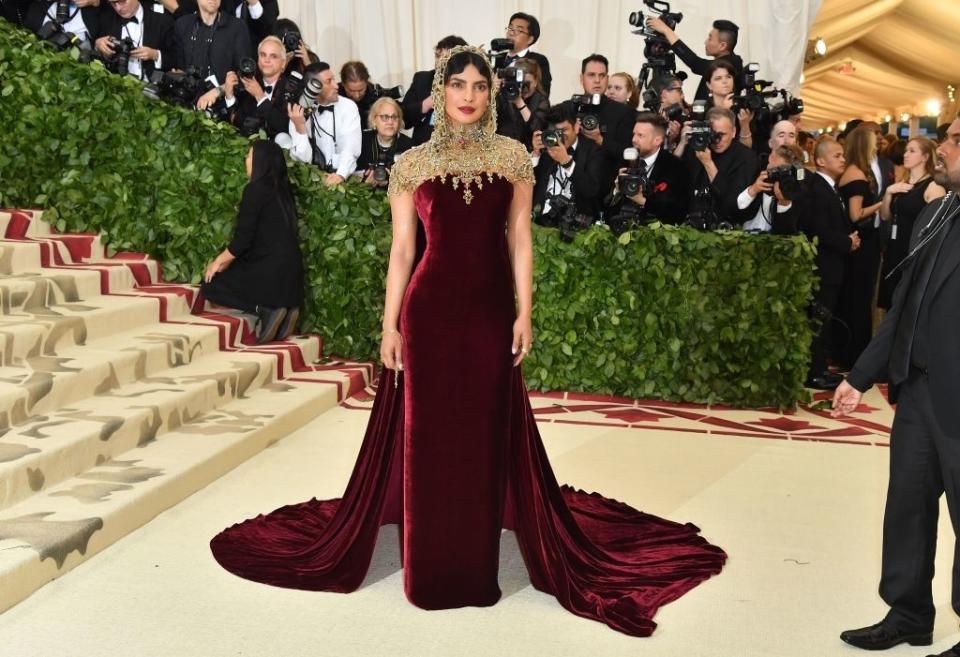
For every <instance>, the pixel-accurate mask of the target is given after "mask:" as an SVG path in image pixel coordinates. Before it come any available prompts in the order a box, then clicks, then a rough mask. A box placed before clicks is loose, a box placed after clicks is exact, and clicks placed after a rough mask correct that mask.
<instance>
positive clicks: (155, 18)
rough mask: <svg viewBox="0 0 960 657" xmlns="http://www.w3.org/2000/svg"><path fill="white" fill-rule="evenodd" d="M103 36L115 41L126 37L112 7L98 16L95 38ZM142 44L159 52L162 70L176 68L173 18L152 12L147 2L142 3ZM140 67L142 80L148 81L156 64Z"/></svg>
mask: <svg viewBox="0 0 960 657" xmlns="http://www.w3.org/2000/svg"><path fill="white" fill-rule="evenodd" d="M105 36H112V37H115V38H117V39H122V38H123V37H124V36H126V31H125V30H124V20H123V19H122V18H120V15H119V14H118V13H117V12H116V11H114V10H113V8H112V7H109V8H108V10H107V11H105V12H103V13H102V14H101V16H100V32H99V33H98V34H97V38H100V37H105ZM142 43H143V45H144V46H146V47H148V48H154V49H156V50H159V51H160V64H161V68H162V69H163V70H165V71H167V70H170V69H172V68H177V61H176V56H177V48H176V43H175V41H174V38H173V17H172V16H170V14H167V13H158V12H155V11H153V5H152V4H151V3H149V2H146V3H143V39H142ZM141 66H142V67H143V78H144V79H149V77H150V74H151V73H152V72H153V71H154V69H155V67H156V63H155V62H153V61H151V60H145V61H142V62H141Z"/></svg>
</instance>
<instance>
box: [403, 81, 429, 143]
mask: <svg viewBox="0 0 960 657" xmlns="http://www.w3.org/2000/svg"><path fill="white" fill-rule="evenodd" d="M434 73H435V71H434V70H430V71H417V72H416V73H414V74H413V81H412V82H411V83H410V88H409V89H407V93H405V94H404V95H403V100H401V101H400V107H402V108H403V125H404V126H405V127H407V128H413V145H414V146H419V145H420V144H422V143H424V142H426V141H427V140H429V139H430V135H432V134H433V126H432V125H430V119H431V118H432V117H433V112H432V111H430V112H427V113H426V114H424V113H423V101H425V100H426V99H427V98H428V97H429V96H430V94H431V92H432V91H433V75H434Z"/></svg>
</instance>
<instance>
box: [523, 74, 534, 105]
mask: <svg viewBox="0 0 960 657" xmlns="http://www.w3.org/2000/svg"><path fill="white" fill-rule="evenodd" d="M536 90H537V79H536V78H535V77H533V73H524V75H523V86H522V87H520V95H521V96H523V98H524V100H526V99H527V98H529V97H530V96H532V95H533V92H534V91H536Z"/></svg>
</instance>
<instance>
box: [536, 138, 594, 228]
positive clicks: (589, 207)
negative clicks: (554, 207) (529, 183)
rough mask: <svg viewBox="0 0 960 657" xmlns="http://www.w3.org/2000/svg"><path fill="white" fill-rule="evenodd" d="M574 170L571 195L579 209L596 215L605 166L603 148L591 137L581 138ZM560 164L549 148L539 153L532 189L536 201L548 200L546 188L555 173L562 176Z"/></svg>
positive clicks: (587, 213)
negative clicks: (534, 183) (548, 150)
mask: <svg viewBox="0 0 960 657" xmlns="http://www.w3.org/2000/svg"><path fill="white" fill-rule="evenodd" d="M573 162H574V165H573V173H572V174H570V185H571V188H570V189H571V195H572V197H573V202H574V204H575V205H576V206H577V209H578V210H579V211H580V212H581V213H583V214H586V215H590V216H591V217H596V216H597V214H598V212H599V209H600V199H601V198H602V194H601V192H600V190H601V184H602V180H601V177H602V176H603V173H604V170H605V165H604V161H603V156H602V155H601V153H600V149H599V148H597V145H596V144H594V143H593V142H592V141H590V140H589V139H584V138H583V137H580V138H579V139H578V140H577V146H576V149H575V150H574V151H573ZM558 169H560V165H559V164H558V163H557V162H556V161H555V160H554V159H553V158H552V157H550V155H549V154H548V153H547V151H546V149H544V150H543V151H541V152H540V161H539V162H538V163H537V166H536V167H535V168H534V170H533V174H534V177H535V179H536V185H534V188H533V204H534V205H537V204H539V205H540V206H541V207H543V203H544V201H545V200H546V199H547V188H548V186H549V184H550V178H551V177H552V176H554V175H559V176H563V175H564V172H563V170H560V171H558Z"/></svg>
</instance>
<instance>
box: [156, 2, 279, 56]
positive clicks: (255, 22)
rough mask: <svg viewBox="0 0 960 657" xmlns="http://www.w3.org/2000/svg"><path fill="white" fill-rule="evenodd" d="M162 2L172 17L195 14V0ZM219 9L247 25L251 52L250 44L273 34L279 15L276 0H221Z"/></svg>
mask: <svg viewBox="0 0 960 657" xmlns="http://www.w3.org/2000/svg"><path fill="white" fill-rule="evenodd" d="M162 3H163V5H164V7H166V8H167V11H169V12H170V13H172V14H173V16H174V18H180V17H181V16H189V15H190V14H195V13H196V12H197V9H198V5H197V0H162ZM220 11H222V12H224V13H225V14H229V15H231V16H233V17H235V18H238V19H240V20H241V21H243V24H244V25H246V26H247V30H248V32H249V36H250V43H251V51H250V52H251V54H253V50H252V46H253V45H255V44H258V43H260V42H261V41H262V40H263V39H264V38H265V37H267V36H269V35H271V34H273V30H274V26H275V25H276V22H277V19H278V18H279V16H280V5H279V4H278V0H223V1H222V3H221V6H220Z"/></svg>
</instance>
